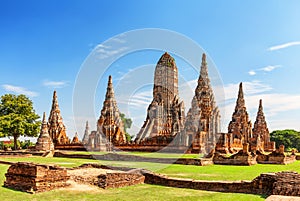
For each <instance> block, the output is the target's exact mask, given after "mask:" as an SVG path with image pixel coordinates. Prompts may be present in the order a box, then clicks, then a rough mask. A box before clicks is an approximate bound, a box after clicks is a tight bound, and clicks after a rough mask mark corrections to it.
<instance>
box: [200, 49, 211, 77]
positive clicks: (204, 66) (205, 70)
mask: <svg viewBox="0 0 300 201" xmlns="http://www.w3.org/2000/svg"><path fill="white" fill-rule="evenodd" d="M200 78H202V79H203V80H208V81H209V78H208V68H207V62H206V54H205V53H203V54H202V62H201V69H200V77H199V79H200Z"/></svg>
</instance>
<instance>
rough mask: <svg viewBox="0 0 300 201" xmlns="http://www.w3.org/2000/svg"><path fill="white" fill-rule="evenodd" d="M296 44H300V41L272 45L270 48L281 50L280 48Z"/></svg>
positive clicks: (271, 49) (270, 49)
mask: <svg viewBox="0 0 300 201" xmlns="http://www.w3.org/2000/svg"><path fill="white" fill-rule="evenodd" d="M295 45H300V41H294V42H289V43H284V44H281V45H276V46H272V47H270V48H268V50H269V51H274V50H280V49H284V48H287V47H291V46H295Z"/></svg>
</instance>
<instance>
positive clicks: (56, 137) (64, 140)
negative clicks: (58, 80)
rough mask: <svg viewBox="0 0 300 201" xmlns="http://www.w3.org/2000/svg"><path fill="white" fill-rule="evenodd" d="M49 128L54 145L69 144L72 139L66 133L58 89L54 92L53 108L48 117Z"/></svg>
mask: <svg viewBox="0 0 300 201" xmlns="http://www.w3.org/2000/svg"><path fill="white" fill-rule="evenodd" d="M48 130H49V135H50V137H51V138H52V141H53V143H54V145H64V144H69V142H70V140H69V138H68V137H67V135H66V127H65V125H64V123H63V118H62V116H61V114H60V109H59V106H58V100H57V95H56V91H54V92H53V100H52V108H51V111H50V115H49V119H48Z"/></svg>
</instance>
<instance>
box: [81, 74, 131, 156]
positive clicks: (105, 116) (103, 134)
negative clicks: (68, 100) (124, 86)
mask: <svg viewBox="0 0 300 201" xmlns="http://www.w3.org/2000/svg"><path fill="white" fill-rule="evenodd" d="M88 133H89V126H88V122H87V123H86V129H85V134H84V138H83V143H84V145H85V147H86V148H87V149H88V150H98V151H112V150H114V147H115V146H117V145H121V144H124V143H126V136H125V132H124V125H123V122H122V119H121V116H120V111H119V109H118V106H117V102H116V99H115V95H114V89H113V84H112V77H111V76H109V78H108V84H107V89H106V95H105V100H104V102H103V107H102V110H101V113H100V117H99V119H98V121H97V131H92V132H91V133H90V134H88Z"/></svg>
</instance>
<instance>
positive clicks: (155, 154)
mask: <svg viewBox="0 0 300 201" xmlns="http://www.w3.org/2000/svg"><path fill="white" fill-rule="evenodd" d="M62 152H63V153H66V154H95V155H103V154H107V153H108V152H88V151H62ZM115 153H117V154H125V155H135V156H143V157H152V158H200V157H202V156H203V154H174V153H159V152H126V151H120V152H115Z"/></svg>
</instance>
